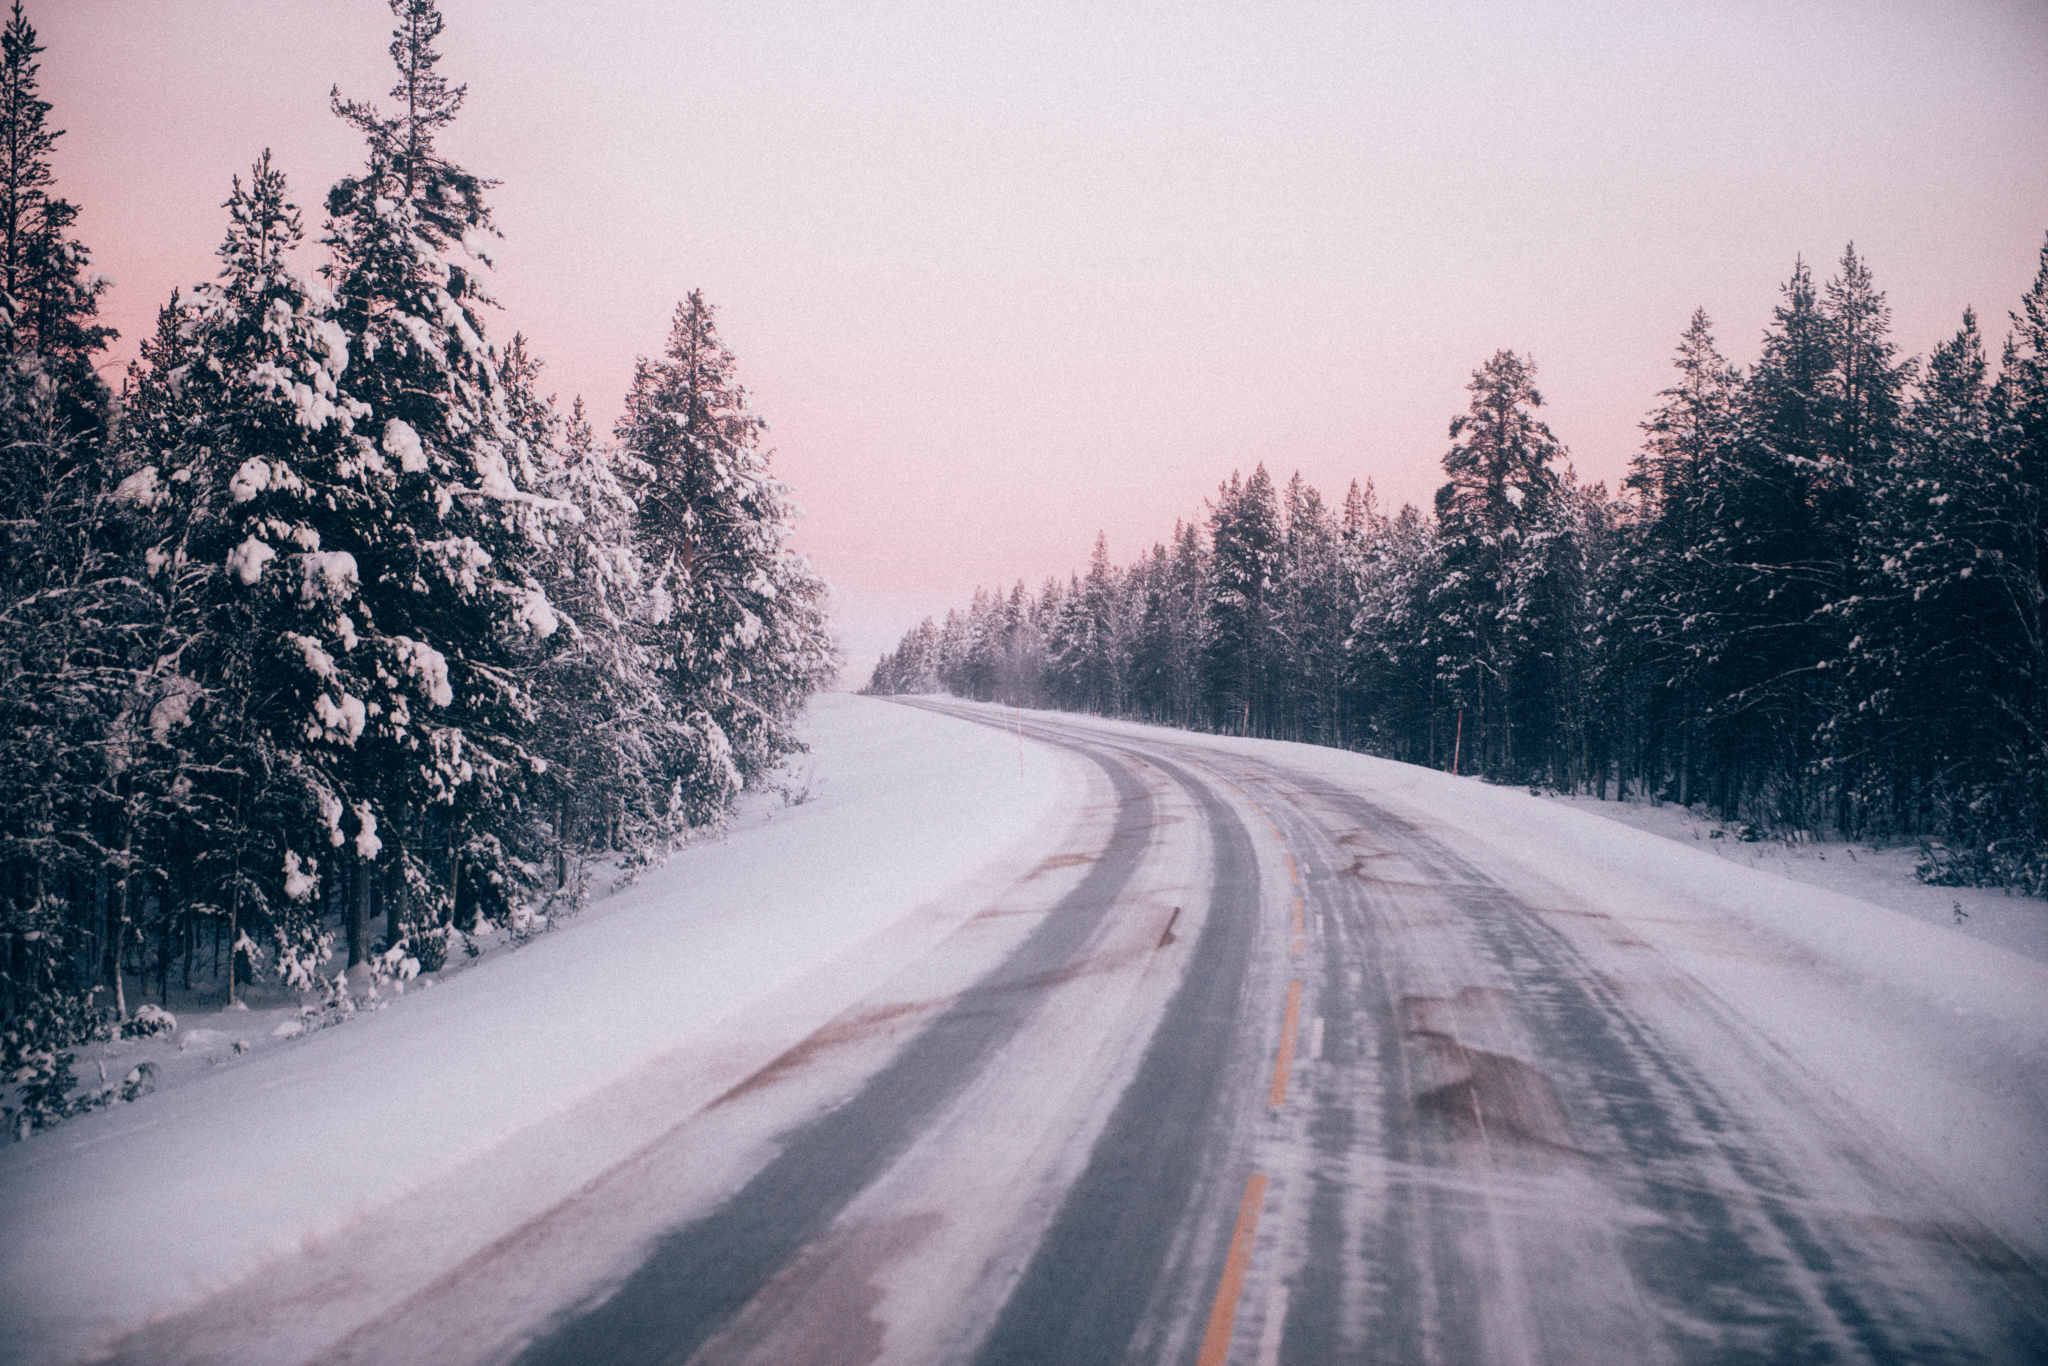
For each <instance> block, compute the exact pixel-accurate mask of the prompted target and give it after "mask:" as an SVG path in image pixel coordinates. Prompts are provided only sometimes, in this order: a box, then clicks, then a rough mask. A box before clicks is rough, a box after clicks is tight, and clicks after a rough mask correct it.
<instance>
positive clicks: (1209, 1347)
mask: <svg viewBox="0 0 2048 1366" xmlns="http://www.w3.org/2000/svg"><path fill="white" fill-rule="evenodd" d="M1265 1203H1266V1178H1265V1177H1263V1176H1261V1175H1259V1174H1258V1173H1257V1172H1253V1173H1252V1178H1251V1180H1249V1181H1247V1182H1245V1183H1244V1203H1243V1204H1241V1205H1239V1206H1238V1209H1237V1227H1236V1228H1234V1229H1232V1230H1231V1231H1230V1251H1229V1253H1228V1254H1227V1255H1226V1256H1225V1257H1224V1259H1223V1280H1222V1281H1221V1282H1220V1283H1219V1284H1218V1285H1217V1287H1216V1302H1215V1303H1214V1304H1212V1305H1210V1306H1209V1328H1208V1331H1206V1332H1205V1333H1203V1334H1202V1350H1201V1351H1200V1353H1198V1354H1197V1355H1196V1357H1195V1366H1223V1362H1224V1359H1225V1358H1227V1357H1228V1356H1229V1355H1230V1333H1231V1329H1233V1328H1234V1327H1236V1325H1237V1302H1238V1300H1239V1299H1241V1298H1242V1297H1243V1295H1244V1274H1245V1272H1246V1271H1247V1270H1248V1269H1249V1268H1250V1266H1251V1262H1252V1238H1253V1235H1255V1234H1256V1233H1257V1232H1258V1231H1259V1211H1260V1210H1261V1209H1262V1208H1264V1206H1265Z"/></svg>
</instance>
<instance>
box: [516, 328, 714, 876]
mask: <svg viewBox="0 0 2048 1366" xmlns="http://www.w3.org/2000/svg"><path fill="white" fill-rule="evenodd" d="M537 369H538V365H537V363H535V362H531V361H529V360H528V359H527V357H526V349H525V345H524V339H523V338H521V337H517V336H515V337H514V338H513V339H512V344H511V345H510V346H509V347H508V348H507V349H506V355H505V373H506V387H507V390H508V392H510V393H511V394H512V395H513V396H514V407H515V409H517V408H520V407H528V408H530V409H531V410H532V411H534V412H535V413H537V414H538V413H542V412H546V413H548V414H549V415H550V416H551V415H552V407H551V405H544V404H537V403H532V402H530V401H528V400H525V399H523V398H521V397H520V396H521V395H522V394H525V393H527V392H529V391H530V390H531V387H532V381H533V375H534V373H535V372H536V371H537ZM543 449H544V451H545V455H544V458H543V464H542V471H541V487H542V490H543V491H544V492H546V493H547V494H548V496H549V497H551V498H555V499H558V500H560V501H561V502H564V503H567V504H569V505H571V506H573V507H576V508H578V509H580V510H581V511H582V513H583V516H582V518H581V519H580V520H578V521H575V522H563V523H561V524H559V525H557V526H556V527H554V528H553V529H552V534H553V538H554V546H553V549H552V552H551V553H550V554H549V556H548V557H547V560H546V563H545V568H544V571H543V581H542V582H543V587H545V589H546V590H547V593H548V597H549V599H550V600H551V601H553V602H554V603H556V604H557V605H558V606H559V607H561V608H562V609H563V613H564V615H563V630H562V633H561V634H560V635H559V636H558V637H557V638H556V639H555V640H553V641H551V642H548V644H549V645H551V646H552V647H553V648H549V649H545V650H541V651H538V652H536V658H535V660H534V662H533V663H532V665H531V666H530V668H531V671H532V672H531V676H532V680H533V683H532V687H533V693H534V697H535V700H536V702H537V703H538V715H537V718H536V725H537V734H536V738H535V740H534V747H535V748H536V750H537V751H538V752H540V753H541V754H543V755H544V756H546V758H547V761H548V769H547V775H546V780H545V782H544V783H543V784H541V787H542V788H544V789H545V791H544V792H542V793H541V794H540V795H541V798H542V803H541V804H542V809H543V811H544V812H545V813H546V815H547V817H548V820H549V822H550V824H551V825H552V826H553V837H554V845H555V849H554V852H555V855H556V859H555V862H556V869H555V872H556V883H557V886H558V887H559V886H560V885H561V884H562V882H563V881H564V880H565V879H566V876H567V871H568V870H567V866H566V860H567V851H568V850H569V849H570V848H579V849H603V848H607V847H612V846H613V844H614V842H615V841H616V842H617V847H621V848H627V849H637V848H639V847H641V846H642V845H643V844H648V843H650V842H658V841H659V840H661V839H665V838H667V837H668V836H670V835H672V834H674V833H676V830H675V825H674V816H673V813H671V812H670V810H669V801H668V796H669V776H668V775H669V774H670V772H671V771H672V769H673V768H674V767H675V766H676V764H677V763H678V762H679V761H680V757H681V755H682V753H683V752H684V746H685V743H686V741H687V738H688V737H687V733H686V731H685V730H684V728H683V727H682V725H681V724H680V721H679V720H678V718H677V717H676V716H675V715H674V713H673V709H672V708H671V707H670V705H669V699H668V696H667V693H666V691H665V690H664V687H663V685H662V683H661V680H660V678H659V676H658V674H657V672H656V662H657V661H656V658H655V655H654V652H653V650H652V648H651V646H650V642H649V641H648V639H647V636H646V632H645V631H644V629H643V626H642V618H643V617H644V615H645V613H646V610H647V606H648V602H647V591H646V590H647V585H646V583H645V581H644V567H643V565H642V564H641V561H640V557H639V554H638V551H637V549H636V538H637V535H638V529H639V527H638V522H639V506H638V504H636V503H635V502H634V500H633V497H632V494H631V493H630V492H629V491H628V490H627V488H626V485H625V482H624V481H623V480H622V479H621V478H620V475H619V471H618V468H617V462H616V460H615V458H614V453H613V451H612V450H611V448H610V447H608V446H606V445H605V444H603V443H601V442H599V441H598V439H597V437H596V434H595V433H594V432H593V431H592V429H591V426H590V421H589V418H588V417H587V416H586V415H585V413H584V409H583V401H582V400H581V399H578V400H576V402H575V404H574V405H573V406H572V407H571V409H570V412H569V415H568V418H567V420H566V421H565V422H564V423H563V424H562V430H561V433H560V437H559V439H558V440H557V439H552V438H550V439H548V440H547V441H546V442H545V445H544V447H543Z"/></svg>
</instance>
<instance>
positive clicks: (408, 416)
mask: <svg viewBox="0 0 2048 1366" xmlns="http://www.w3.org/2000/svg"><path fill="white" fill-rule="evenodd" d="M390 3H391V10H392V13H393V15H394V17H395V18H396V19H397V21H398V23H397V28H396V29H395V31H394V33H393V36H392V43H391V49H390V50H391V56H392V60H393V62H394V63H395V64H396V66H397V68H398V83H397V84H396V85H395V86H394V87H393V88H392V92H391V95H392V99H393V101H394V104H395V112H393V113H392V114H390V115H388V116H387V115H385V114H383V113H381V112H379V111H378V109H377V108H375V107H374V106H372V105H370V104H368V103H364V102H358V101H353V100H344V99H342V98H341V96H340V94H339V93H338V92H337V93H336V95H335V96H334V101H333V103H334V109H335V113H336V114H337V115H338V116H339V117H340V118H341V119H342V120H343V121H344V122H346V123H348V124H349V125H350V126H351V127H353V128H355V129H356V130H357V131H359V132H360V133H361V134H362V135H363V138H364V141H365V143H366V144H367V152H368V158H367V164H366V165H365V166H364V168H363V170H362V171H361V172H359V173H358V174H355V175H352V176H349V177H346V178H345V179H343V180H342V181H340V182H339V183H338V184H336V185H335V187H334V188H333V190H332V191H331V192H330V193H329V195H328V197H327V215H328V217H327V227H326V232H325V235H324V240H325V241H326V242H327V244H328V246H329V247H330V249H331V250H332V252H333V258H334V259H333V262H332V263H331V264H330V265H329V266H327V267H325V268H324V269H325V270H326V272H327V274H328V277H329V279H330V280H331V281H332V283H333V288H334V294H335V300H336V304H335V320H336V321H337V322H338V323H339V325H340V327H341V330H342V333H343V335H344V336H345V338H346V342H347V348H348V356H349V365H350V368H349V372H348V380H347V384H348V392H349V394H350V395H351V397H352V398H354V399H355V400H357V401H359V402H361V403H362V404H364V405H365V406H366V408H367V410H368V411H367V413H366V414H365V415H364V416H363V417H362V418H360V419H358V421H357V426H356V433H355V440H354V451H353V455H352V459H353V460H354V461H355V462H357V464H358V465H359V467H360V471H361V473H360V476H359V477H360V480H361V485H360V486H361V487H362V489H363V490H364V491H365V492H366V493H367V494H368V495H369V497H370V502H369V505H368V506H367V507H366V508H364V509H363V510H362V512H361V514H360V515H359V516H358V517H356V518H355V519H354V521H353V523H352V525H351V527H350V529H349V531H348V533H347V535H348V537H349V543H348V545H347V549H348V552H349V554H350V555H351V556H352V557H353V559H354V562H355V564H356V567H357V570H358V576H357V580H356V583H355V585H354V586H353V587H352V589H351V590H350V592H351V595H352V598H353V600H354V602H355V603H356V604H357V611H356V613H355V618H356V619H355V622H354V625H355V628H356V630H357V632H358V634H359V644H358V646H357V649H359V650H361V651H363V652H364V658H365V664H364V666H363V667H364V669H365V672H366V673H369V674H370V676H371V677H372V678H374V680H375V686H374V687H373V688H372V689H371V692H370V694H369V695H367V696H359V697H357V698H356V700H357V701H358V702H360V704H361V706H362V709H363V718H362V725H361V727H360V729H359V731H358V733H357V735H356V736H355V742H356V750H357V753H358V755H359V757H360V761H361V763H360V767H359V769H358V771H357V774H356V776H355V779H354V782H353V785H352V786H351V787H350V788H349V790H348V791H347V793H346V794H345V795H346V796H347V798H348V802H349V811H350V813H351V814H350V817H349V829H350V832H351V839H352V841H353V847H354V848H355V849H356V850H357V852H358V854H359V856H360V857H361V858H362V859H363V860H364V861H365V863H374V866H375V868H376V869H378V870H381V871H380V873H379V874H377V875H379V876H382V877H383V879H384V880H385V883H386V891H387V894H388V895H392V896H397V897H399V898H401V901H403V900H406V899H409V898H414V897H425V896H431V897H433V898H434V899H435V900H436V902H437V903H438V904H437V905H436V906H434V907H416V908H414V909H413V910H411V911H409V912H405V914H408V915H410V916H412V917H413V918H415V919H430V918H434V917H442V916H446V915H448V914H450V913H451V912H452V913H453V914H454V915H455V916H456V917H457V918H458V920H463V921H466V920H467V919H468V918H469V914H470V912H471V908H472V907H474V906H476V905H479V904H481V905H484V906H485V907H486V909H488V908H489V907H490V906H491V905H495V904H496V902H497V901H498V900H501V899H502V895H503V893H504V892H505V891H506V890H507V889H508V883H509V881H510V880H511V879H513V878H515V877H516V876H517V873H516V864H515V861H514V859H513V857H512V854H511V851H508V850H507V849H506V847H505V843H504V839H505V837H506V836H508V835H511V834H512V833H513V832H512V829H511V825H510V813H511V812H512V811H513V810H514V809H515V808H516V804H517V801H518V792H519V790H520V788H521V787H522V786H523V785H524V784H525V782H526V781H527V779H528V778H529V777H530V776H532V775H533V774H534V773H536V772H537V771H538V770H539V769H540V768H541V767H542V766H543V763H542V761H541V760H540V758H539V756H537V755H535V754H533V753H531V752H529V750H528V749H527V748H526V745H525V742H524V737H525V736H526V735H527V733H528V732H529V729H530V723H531V720H532V716H533V710H532V699H531V697H530V695H529V693H528V690H527V688H526V686H525V684H524V682H523V680H522V678H521V677H520V674H519V672H518V670H517V668H516V667H515V666H516V665H517V663H518V662H519V660H520V659H521V658H522V654H523V651H524V650H525V649H526V647H527V646H528V645H530V643H531V642H532V641H534V640H545V639H547V638H549V637H551V636H552V635H553V634H554V633H555V632H556V630H557V629H558V628H559V626H560V624H561V618H560V615H559V613H558V612H557V611H556V609H555V607H554V605H553V604H552V603H551V602H550V601H549V599H548V596H547V593H546V591H545V589H544V588H543V587H542V585H541V583H540V578H539V575H540V573H541V565H542V561H543V559H544V557H545V555H546V553H547V542H548V528H549V526H550V524H551V523H552V522H553V521H555V520H557V519H560V518H564V517H573V516H574V515H575V513H574V510H573V509H571V508H568V507H566V506H565V505H563V504H560V503H558V502H556V501H555V500H552V499H549V498H546V497H545V496H543V495H542V494H540V493H538V492H537V491H536V488H537V484H538V479H539V472H538V469H537V467H536V461H535V454H534V452H533V450H532V448H531V446H530V445H529V443H528V442H527V440H526V439H525V438H524V437H523V436H522V434H521V432H520V431H519V429H518V426H517V424H516V422H515V421H514V416H513V414H512V413H511V411H510V410H509V408H508V406H507V401H506V395H505V392H504V386H503V383H502V379H501V375H500V361H499V357H498V356H497V354H496V353H495V351H494V350H493V348H492V347H491V345H490V344H489V342H488V341H487V340H486V339H485V328H484V324H483V320H482V316H481V312H480V310H481V309H482V308H483V307H485V306H486V305H487V304H489V302H490V300H489V298H488V296H487V295H486V294H485V293H484V291H483V288H482V285H481V280H480V274H481V271H482V270H484V269H487V268H488V267H489V265H490V259H489V255H488V250H487V249H488V244H489V240H490V239H491V238H492V237H493V236H495V229H494V228H493V226H492V224H491V217H490V210H489V208H488V206H487V205H486V203H485V199H484V194H485V191H487V190H488V189H489V188H490V182H487V181H484V180H482V179H480V178H478V177H477V176H475V175H473V174H471V173H470V172H468V171H465V170H463V169H462V168H461V167H460V166H457V165H456V164H454V163H453V162H452V161H451V160H450V159H449V158H448V157H447V156H446V154H445V153H444V151H443V150H442V148H441V146H440V143H439V138H440V136H441V135H442V134H443V133H444V132H445V131H446V130H447V128H448V127H449V125H450V124H452V122H453V121H454V119H455V117H456V114H457V112H458V111H459V110H460V108H461V105H462V100H463V96H464V93H465V89H464V87H461V86H451V85H449V84H448V83H447V81H446V80H445V79H444V78H443V77H442V76H441V74H440V73H439V71H438V70H437V69H436V67H437V65H438V63H439V61H440V54H439V53H438V52H437V51H436V49H435V46H434V44H435V41H436V39H437V38H438V37H439V36H440V33H441V29H442V18H441V15H440V12H439V10H438V9H437V7H436V6H435V4H434V3H433V0H390ZM259 543H261V544H265V545H268V544H269V543H268V542H261V541H260V542H259ZM351 653H354V652H353V651H352V652H351ZM347 725H348V728H350V729H355V724H354V719H353V715H352V714H351V716H350V718H349V720H348V722H347ZM387 845H389V846H395V848H394V850H393V853H394V855H396V856H395V857H387V858H385V859H384V860H382V862H376V860H377V858H378V855H379V853H380V851H382V850H383V849H384V848H385V847H386V846H387ZM371 876H372V874H371V872H370V871H368V870H365V871H364V873H363V876H361V877H359V878H358V879H357V882H356V895H355V897H354V900H353V905H354V907H355V911H354V914H353V916H352V918H351V924H352V926H354V925H358V924H359V923H360V920H361V917H362V914H363V912H364V910H365V909H366V908H367V904H368V902H369V900H370V893H371V892H372V891H373V890H374V888H373V887H372V884H371V882H370V881H369V878H370V877H371ZM472 893H474V894H475V897H476V898H482V900H481V901H478V900H476V899H474V898H472V896H471V894H472ZM398 918H399V915H398V914H397V913H396V912H394V913H392V914H389V915H387V922H389V923H395V922H396V920H397V919H398ZM357 937H358V939H360V934H358V936H357ZM358 947H359V948H360V945H358Z"/></svg>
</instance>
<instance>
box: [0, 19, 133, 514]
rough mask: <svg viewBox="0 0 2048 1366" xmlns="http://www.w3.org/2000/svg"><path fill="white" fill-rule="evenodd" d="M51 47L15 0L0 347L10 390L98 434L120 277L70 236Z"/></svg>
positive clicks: (6, 80) (5, 55)
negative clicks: (103, 313)
mask: <svg viewBox="0 0 2048 1366" xmlns="http://www.w3.org/2000/svg"><path fill="white" fill-rule="evenodd" d="M43 50H44V49H43V47H42V45H41V44H39V43H38V42H37V41H36V31H35V29H34V28H33V27H32V26H31V25H30V24H29V22H28V17H27V15H26V14H25V13H23V10H22V6H21V0H15V4H14V8H13V10H12V12H11V13H10V14H9V16H8V20H7V24H6V27H5V29H4V30H0V348H4V350H5V352H6V355H7V358H8V360H9V361H10V362H11V364H10V367H9V368H10V371H11V373H9V374H8V375H7V376H6V380H7V383H8V386H9V387H10V388H23V387H26V388H29V389H41V390H43V391H44V397H45V401H46V402H48V403H49V404H51V405H52V406H53V408H54V412H53V414H52V420H53V421H54V422H55V423H56V425H57V427H58V428H59V430H61V431H62V432H64V433H66V434H70V435H82V434H87V433H95V434H96V433H98V432H100V430H101V429H103V428H104V426H105V424H106V422H107V420H108V418H109V416H110V413H111V409H110V407H109V399H110V397H111V396H110V395H109V393H108V390H107V386H106V384H105V383H104V382H102V381H101V380H100V378H99V375H98V373H97V371H96V370H95V369H94V365H95V360H94V358H95V357H96V356H97V355H98V354H99V353H100V352H101V351H103V350H105V349H106V347H107V344H108V343H109V342H111V341H113V340H114V337H115V333H114V330H113V329H112V328H110V327H106V326H103V325H101V324H99V323H97V322H95V321H93V319H94V318H95V317H97V316H98V313H99V297H100V295H101V294H102V293H103V292H105V290H106V289H107V288H108V286H109V284H110V283H111V282H110V281H108V280H107V278H106V277H105V276H103V275H100V274H98V273H97V272H94V271H91V270H89V269H88V267H89V266H90V264H91V254H90V253H89V252H88V251H87V249H86V247H85V245H84V244H83V243H81V242H79V241H77V240H75V239H74V238H72V237H71V235H70V231H71V225H72V223H73V222H75V221H76V220H77V217H78V208H77V206H76V205H74V204H72V203H70V202H69V201H67V200H64V199H59V198H56V197H54V196H53V195H51V193H50V190H51V188H52V187H53V186H54V184H55V183H56V174H55V168H54V167H53V165H52V164H51V158H52V154H53V152H54V150H55V147H56V142H57V139H58V138H60V137H62V136H63V135H64V134H63V130H62V129H55V128H51V127H49V126H48V124H47V119H48V116H49V114H50V104H49V103H48V101H46V100H44V99H43V98H42V97H41V95H40V93H39V83H38V80H37V76H38V72H39V70H40V63H38V62H37V61H36V57H37V55H38V54H39V53H41V52H42V51H43ZM16 402H19V400H17V401H16ZM8 406H9V407H10V408H12V407H14V406H15V403H10V404H9V405H8ZM9 473H10V474H14V473H19V472H18V471H9Z"/></svg>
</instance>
